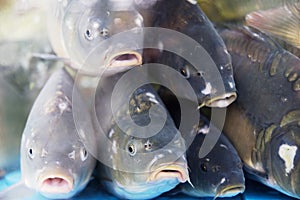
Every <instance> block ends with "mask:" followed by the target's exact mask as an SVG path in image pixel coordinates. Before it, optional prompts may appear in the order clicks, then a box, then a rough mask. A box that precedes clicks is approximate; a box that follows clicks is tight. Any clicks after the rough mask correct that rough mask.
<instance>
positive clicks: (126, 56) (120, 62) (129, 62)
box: [109, 51, 142, 67]
mask: <svg viewBox="0 0 300 200" xmlns="http://www.w3.org/2000/svg"><path fill="white" fill-rule="evenodd" d="M141 64H142V55H141V54H140V53H138V52H136V51H125V52H121V53H118V54H116V55H114V56H112V58H111V59H110V63H109V67H132V66H139V65H141Z"/></svg>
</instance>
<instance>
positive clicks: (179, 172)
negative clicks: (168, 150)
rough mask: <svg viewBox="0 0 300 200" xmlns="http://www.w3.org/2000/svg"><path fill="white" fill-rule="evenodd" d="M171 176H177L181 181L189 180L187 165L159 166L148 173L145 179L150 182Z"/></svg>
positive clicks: (170, 177)
mask: <svg viewBox="0 0 300 200" xmlns="http://www.w3.org/2000/svg"><path fill="white" fill-rule="evenodd" d="M172 178H177V179H178V180H179V182H181V183H184V182H186V181H189V174H188V170H187V166H186V165H185V164H172V165H165V166H162V167H159V168H158V169H156V170H155V171H153V172H152V173H151V174H150V176H149V178H148V180H147V181H148V182H150V181H157V180H161V179H172Z"/></svg>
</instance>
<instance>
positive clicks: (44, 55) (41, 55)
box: [31, 53, 67, 61]
mask: <svg viewBox="0 0 300 200" xmlns="http://www.w3.org/2000/svg"><path fill="white" fill-rule="evenodd" d="M31 56H32V57H34V58H38V59H41V60H54V61H60V60H62V61H65V60H67V59H66V58H63V57H59V56H57V55H55V54H50V53H32V55H31Z"/></svg>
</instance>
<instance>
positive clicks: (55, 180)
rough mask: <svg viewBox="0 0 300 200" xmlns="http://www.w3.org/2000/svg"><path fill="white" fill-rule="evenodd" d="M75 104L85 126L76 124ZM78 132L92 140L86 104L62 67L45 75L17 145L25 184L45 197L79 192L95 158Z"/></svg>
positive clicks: (88, 178)
mask: <svg viewBox="0 0 300 200" xmlns="http://www.w3.org/2000/svg"><path fill="white" fill-rule="evenodd" d="M75 100H76V101H75ZM75 107H76V109H78V112H80V114H81V116H82V117H83V118H82V119H84V123H85V127H81V128H78V127H76V125H75V120H74V117H73V114H74V110H75ZM76 111H77V110H76ZM77 128H78V129H77ZM79 135H80V136H81V137H82V138H86V140H89V141H90V140H91V141H95V136H94V130H93V128H92V121H91V116H90V113H89V111H88V109H87V106H86V105H85V102H84V101H83V100H82V97H81V96H80V94H79V92H78V91H77V89H76V87H74V81H73V79H72V77H71V76H70V75H69V74H68V72H66V70H65V69H64V68H62V69H60V70H58V71H56V72H55V73H54V74H53V75H52V76H51V77H50V78H49V80H48V81H47V83H46V84H45V86H44V88H43V89H42V91H41V92H40V94H39V96H38V97H37V99H36V101H35V103H34V105H33V107H32V109H31V112H30V114H29V116H28V120H27V123H26V126H25V129H24V132H23V136H22V142H21V149H20V151H21V173H22V180H23V181H24V183H25V185H26V186H27V187H29V188H31V189H34V190H36V191H37V192H39V193H41V194H42V195H43V196H46V197H48V198H70V197H72V196H74V195H76V194H77V193H78V192H80V191H81V190H82V189H83V188H84V187H85V186H86V184H87V183H88V181H89V180H90V176H91V174H92V172H93V169H94V167H95V164H96V160H95V158H93V157H92V156H91V154H90V153H89V151H88V150H87V149H88V147H85V146H84V144H85V143H86V142H85V141H83V140H82V139H81V137H80V136H79ZM91 141H90V143H92V142H91Z"/></svg>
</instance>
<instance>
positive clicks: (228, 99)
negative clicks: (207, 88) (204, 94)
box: [204, 92, 237, 108]
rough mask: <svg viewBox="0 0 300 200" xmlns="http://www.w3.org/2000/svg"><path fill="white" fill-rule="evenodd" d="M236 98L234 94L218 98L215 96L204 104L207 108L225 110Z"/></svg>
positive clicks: (230, 93) (226, 94)
mask: <svg viewBox="0 0 300 200" xmlns="http://www.w3.org/2000/svg"><path fill="white" fill-rule="evenodd" d="M236 98H237V94H236V92H229V93H225V94H223V95H220V96H216V97H214V98H212V99H209V100H207V101H205V102H204V104H205V105H206V106H208V107H217V108H225V107H227V106H229V105H230V104H231V103H232V102H234V101H235V100H236Z"/></svg>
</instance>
